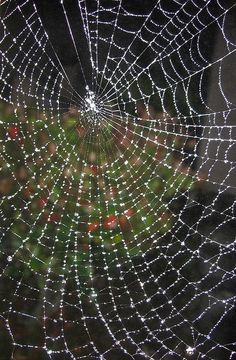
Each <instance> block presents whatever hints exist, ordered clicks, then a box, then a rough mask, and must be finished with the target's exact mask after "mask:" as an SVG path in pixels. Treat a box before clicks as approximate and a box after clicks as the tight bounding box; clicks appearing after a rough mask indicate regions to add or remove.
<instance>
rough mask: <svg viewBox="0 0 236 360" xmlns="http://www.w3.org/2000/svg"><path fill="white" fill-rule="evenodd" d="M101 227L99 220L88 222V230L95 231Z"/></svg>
mask: <svg viewBox="0 0 236 360" xmlns="http://www.w3.org/2000/svg"><path fill="white" fill-rule="evenodd" d="M98 227H99V222H98V221H95V222H93V223H91V224H88V231H89V232H94V231H96V230H97V228H98Z"/></svg>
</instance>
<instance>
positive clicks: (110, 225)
mask: <svg viewBox="0 0 236 360" xmlns="http://www.w3.org/2000/svg"><path fill="white" fill-rule="evenodd" d="M117 225H118V219H117V217H116V216H115V215H109V216H108V217H107V218H106V219H105V221H104V222H103V226H104V227H105V228H106V229H109V230H113V229H115V228H116V227H117Z"/></svg>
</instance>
